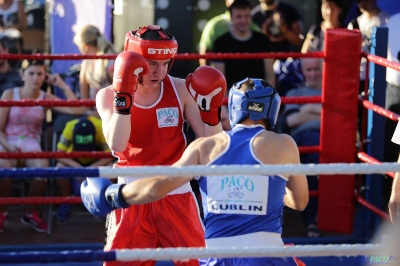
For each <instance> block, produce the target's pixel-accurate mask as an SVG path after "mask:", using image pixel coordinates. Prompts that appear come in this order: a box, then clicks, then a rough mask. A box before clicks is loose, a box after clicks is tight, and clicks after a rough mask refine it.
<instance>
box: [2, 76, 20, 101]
mask: <svg viewBox="0 0 400 266" xmlns="http://www.w3.org/2000/svg"><path fill="white" fill-rule="evenodd" d="M22 85H24V82H23V81H22V79H21V75H20V74H19V72H18V71H16V70H10V71H7V72H5V73H0V97H1V95H2V94H3V92H4V91H5V90H6V89H12V88H15V87H21V86H22Z"/></svg>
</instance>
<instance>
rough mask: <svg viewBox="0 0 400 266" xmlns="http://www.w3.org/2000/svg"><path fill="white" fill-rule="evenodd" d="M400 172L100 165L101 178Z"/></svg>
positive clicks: (391, 168)
mask: <svg viewBox="0 0 400 266" xmlns="http://www.w3.org/2000/svg"><path fill="white" fill-rule="evenodd" d="M386 172H400V164H398V163H382V164H367V163H351V164H346V163H336V164H279V165H220V166H215V165H212V166H204V165H196V166H182V167H171V166H144V167H135V166H134V167H124V168H112V167H99V174H100V176H101V177H109V178H114V177H116V176H135V177H148V176H155V175H163V176H202V175H206V176H221V175H279V174H280V175H283V174H298V173H303V174H306V175H317V174H330V175H337V174H348V175H351V174H374V173H375V174H377V173H386Z"/></svg>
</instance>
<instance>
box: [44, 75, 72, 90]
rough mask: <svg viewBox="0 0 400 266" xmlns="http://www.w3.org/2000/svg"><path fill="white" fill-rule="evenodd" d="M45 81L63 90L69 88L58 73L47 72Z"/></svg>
mask: <svg viewBox="0 0 400 266" xmlns="http://www.w3.org/2000/svg"><path fill="white" fill-rule="evenodd" d="M46 82H47V83H48V84H50V85H52V86H56V87H58V88H60V89H62V90H63V91H64V90H66V89H68V90H69V89H70V88H69V86H68V85H67V83H65V81H64V80H63V79H62V78H61V77H60V75H59V74H47V78H46Z"/></svg>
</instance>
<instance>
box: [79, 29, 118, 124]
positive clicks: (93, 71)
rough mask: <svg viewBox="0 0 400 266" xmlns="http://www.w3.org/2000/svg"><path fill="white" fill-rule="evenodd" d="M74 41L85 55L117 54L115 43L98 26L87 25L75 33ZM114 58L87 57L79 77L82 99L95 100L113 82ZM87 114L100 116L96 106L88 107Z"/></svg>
mask: <svg viewBox="0 0 400 266" xmlns="http://www.w3.org/2000/svg"><path fill="white" fill-rule="evenodd" d="M74 43H75V44H76V45H77V46H78V48H79V51H80V52H81V54H83V55H104V54H115V53H116V52H115V50H114V48H113V45H112V44H111V43H110V42H109V41H108V40H106V39H105V38H104V36H103V35H102V34H101V32H100V31H99V29H98V28H96V27H95V26H93V25H86V26H84V27H82V28H81V29H79V31H78V32H77V33H76V34H75V37H74ZM113 73H114V60H107V59H85V60H83V61H82V65H81V72H80V77H79V83H80V94H81V99H82V100H84V99H90V100H95V98H96V94H97V92H98V91H99V90H100V89H102V88H104V87H107V86H109V85H111V83H112V77H113ZM85 114H87V115H94V116H97V117H99V115H98V113H97V111H96V109H95V108H87V109H86V110H85Z"/></svg>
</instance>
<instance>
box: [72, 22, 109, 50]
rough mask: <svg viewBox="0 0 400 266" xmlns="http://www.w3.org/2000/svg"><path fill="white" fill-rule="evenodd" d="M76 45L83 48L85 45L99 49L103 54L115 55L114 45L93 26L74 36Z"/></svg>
mask: <svg viewBox="0 0 400 266" xmlns="http://www.w3.org/2000/svg"><path fill="white" fill-rule="evenodd" d="M74 43H75V44H76V45H77V46H78V47H79V48H82V47H83V45H85V44H86V45H90V46H94V47H97V49H98V50H99V52H101V53H115V50H114V47H113V45H112V44H111V43H110V42H109V41H108V40H106V39H105V38H104V36H103V35H102V34H101V32H100V30H99V29H98V28H97V27H96V26H93V25H85V26H83V27H82V28H80V29H79V30H78V31H77V32H76V33H75V36H74Z"/></svg>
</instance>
